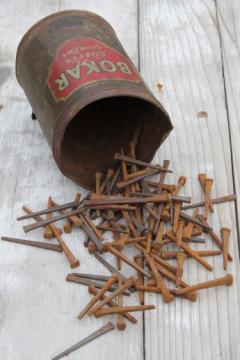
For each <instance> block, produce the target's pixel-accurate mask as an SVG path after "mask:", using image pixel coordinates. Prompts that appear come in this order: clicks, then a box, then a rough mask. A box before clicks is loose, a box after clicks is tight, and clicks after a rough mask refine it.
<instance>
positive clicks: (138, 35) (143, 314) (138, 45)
mask: <svg viewBox="0 0 240 360" xmlns="http://www.w3.org/2000/svg"><path fill="white" fill-rule="evenodd" d="M137 57H138V63H137V69H138V71H139V73H141V53H140V0H137ZM142 338H143V344H142V346H143V360H146V344H145V341H146V337H145V312H144V311H143V312H142Z"/></svg>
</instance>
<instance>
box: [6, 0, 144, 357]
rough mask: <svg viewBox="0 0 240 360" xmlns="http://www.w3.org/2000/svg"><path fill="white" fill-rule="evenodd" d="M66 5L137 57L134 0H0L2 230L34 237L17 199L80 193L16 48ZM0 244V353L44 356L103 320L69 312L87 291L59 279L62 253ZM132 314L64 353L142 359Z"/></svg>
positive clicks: (36, 201) (76, 237) (78, 248)
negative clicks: (123, 324)
mask: <svg viewBox="0 0 240 360" xmlns="http://www.w3.org/2000/svg"><path fill="white" fill-rule="evenodd" d="M66 8H78V9H87V10H91V11H96V12H97V13H99V14H100V15H102V16H104V17H105V18H106V19H107V20H109V21H110V22H111V24H112V25H113V27H114V28H115V29H116V31H117V33H118V34H119V37H120V39H121V41H122V42H123V44H124V45H125V46H126V49H127V51H128V52H129V54H130V55H131V57H132V59H133V60H134V61H137V2H136V1H131V2H129V1H127V0H124V1H122V0H121V1H118V0H117V1H114V4H112V3H110V2H109V1H101V2H99V1H97V0H89V1H87V2H86V1H83V0H82V1H55V0H49V1H46V0H44V1H29V0H26V1H17V2H12V1H5V0H4V1H0V10H1V11H0V39H1V41H0V104H1V105H2V106H3V108H2V109H1V110H0V124H1V127H0V164H1V168H0V173H1V186H0V199H1V201H0V207H1V216H0V233H1V235H8V236H17V237H25V238H29V239H31V238H33V239H36V240H39V239H41V238H42V233H41V231H36V232H34V233H30V234H29V235H26V234H24V233H23V230H22V224H20V223H17V222H16V217H17V215H19V214H21V212H22V211H21V207H22V205H23V204H25V205H29V206H32V207H33V208H34V209H37V208H43V207H45V206H46V203H44V201H45V202H46V201H47V198H48V196H49V195H50V194H51V195H52V196H53V198H55V199H56V201H58V202H60V203H61V202H65V201H69V200H72V199H73V198H74V196H75V194H76V192H77V191H81V192H82V193H83V194H84V193H85V191H84V190H82V189H80V188H79V187H77V186H76V185H75V184H74V183H72V182H71V181H70V180H68V179H66V178H65V177H63V175H62V174H61V173H60V172H59V170H58V169H57V167H56V165H55V163H54V161H53V158H52V155H51V152H50V149H49V148H48V146H47V143H46V140H45V139H44V137H43V135H42V132H41V131H40V128H39V126H38V123H37V122H36V121H32V120H31V109H30V106H29V105H28V102H27V100H26V97H25V95H24V93H23V91H22V90H21V88H20V86H19V85H18V83H17V80H16V79H15V54H16V48H17V45H18V43H19V41H20V39H21V37H22V36H23V34H24V33H25V32H26V30H28V28H30V26H32V25H33V24H34V23H35V22H36V21H38V20H39V19H41V18H42V17H44V16H46V15H48V14H50V13H53V12H56V11H58V10H63V9H66ZM123 14H124V16H123ZM128 24H130V25H131V26H128ZM33 81H34V79H33ZM64 239H65V240H66V242H67V244H68V245H69V247H70V248H71V249H72V251H73V252H74V254H75V255H76V256H77V257H78V258H79V259H80V262H81V265H82V267H80V270H81V271H82V272H92V273H96V272H99V273H102V274H108V273H107V271H106V270H105V269H104V268H103V267H102V266H100V265H99V264H97V263H96V260H95V259H93V258H91V257H90V256H89V254H88V252H87V251H86V249H85V248H84V247H83V244H82V243H83V240H84V235H83V233H82V232H80V231H79V230H75V231H74V232H73V234H71V235H68V236H64ZM0 249H1V250H0V254H1V255H0V333H1V334H0V353H1V356H0V357H1V358H2V359H9V360H10V359H11V360H30V359H31V360H32V359H36V360H46V359H51V358H52V357H53V356H54V355H55V354H57V353H58V352H60V351H62V350H64V349H65V348H66V347H68V346H70V345H72V344H73V343H75V342H77V341H78V340H80V339H81V338H83V337H85V336H86V335H88V334H89V333H91V332H92V331H94V330H96V329H97V328H99V327H100V326H101V325H102V324H103V323H105V322H106V321H107V319H104V320H102V319H98V320H97V319H96V320H94V319H92V318H91V319H90V318H88V317H86V318H85V319H83V320H82V321H79V320H77V319H76V316H77V314H78V313H79V311H80V309H81V308H83V306H84V305H85V304H86V303H87V302H88V301H89V299H90V296H89V295H88V293H87V289H86V288H84V287H82V286H80V285H79V286H78V285H76V284H70V283H66V282H65V276H66V274H67V273H68V272H70V271H71V269H70V267H69V265H68V263H67V261H66V260H65V258H64V256H63V255H62V254H58V253H56V254H55V253H48V252H46V251H44V250H40V249H34V248H30V247H23V246H20V245H19V246H18V245H14V244H10V243H4V242H0ZM136 316H137V318H138V319H139V322H138V324H137V325H135V326H132V325H130V326H128V327H127V331H126V332H124V333H120V332H118V331H114V332H112V333H109V334H108V335H106V336H104V337H103V338H100V339H98V340H97V341H95V342H94V343H92V344H91V345H90V346H86V347H85V348H83V349H81V351H77V352H75V353H73V354H71V359H79V358H80V357H81V358H82V359H88V360H91V359H92V360H93V359H96V358H98V359H102V360H105V359H113V358H114V359H116V360H117V359H118V360H120V359H132V360H139V359H140V360H141V359H142V358H143V349H142V344H143V339H142V334H143V331H142V315H141V314H139V315H136ZM112 319H113V317H109V320H112ZM123 345H124V346H123Z"/></svg>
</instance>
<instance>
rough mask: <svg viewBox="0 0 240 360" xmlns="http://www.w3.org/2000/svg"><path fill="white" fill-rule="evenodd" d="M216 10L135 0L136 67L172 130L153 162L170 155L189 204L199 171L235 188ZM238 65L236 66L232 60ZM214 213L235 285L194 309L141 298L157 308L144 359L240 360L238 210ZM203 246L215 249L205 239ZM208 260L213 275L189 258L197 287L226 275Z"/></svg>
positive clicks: (150, 318) (207, 5) (220, 186)
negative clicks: (226, 230) (225, 232)
mask: <svg viewBox="0 0 240 360" xmlns="http://www.w3.org/2000/svg"><path fill="white" fill-rule="evenodd" d="M223 3H224V6H225V7H227V6H228V5H227V4H226V3H229V2H228V1H226V2H225V1H224V0H223V1H222V4H223ZM235 4H237V1H236V2H235ZM235 6H237V5H235ZM216 13H217V9H216V5H215V2H214V1H198V0H194V1H190V0H189V1H167V0H140V41H139V44H140V70H141V73H142V75H143V77H144V78H145V79H146V81H147V83H148V85H149V86H150V88H151V89H152V90H153V92H154V93H155V95H156V96H157V97H158V99H159V100H160V101H161V102H162V103H163V105H164V106H165V107H166V108H167V109H168V111H169V112H170V115H171V117H172V121H173V124H174V126H175V130H174V131H173V132H172V134H171V135H170V136H169V138H168V139H167V140H166V142H165V143H164V145H163V146H162V147H161V149H160V150H159V151H158V153H157V155H156V158H155V161H156V162H159V163H160V164H161V163H162V161H163V159H168V158H170V160H171V164H172V166H171V168H172V169H173V170H174V172H175V178H174V180H175V181H177V179H178V177H179V176H180V175H186V176H187V178H188V180H187V183H186V186H185V190H184V195H189V196H191V195H193V201H195V200H199V199H201V196H202V195H201V189H200V187H199V185H198V180H197V175H198V173H200V172H202V173H207V175H208V176H209V177H213V178H214V179H215V185H214V188H213V196H215V195H223V194H227V193H231V192H232V191H233V177H232V163H231V148H230V141H229V129H228V117H227V108H226V98H225V91H224V81H223V74H222V67H223V65H224V64H223V63H222V56H221V43H220V35H219V29H218V22H217V16H216ZM227 51H230V52H231V49H229V48H228V49H226V52H227ZM235 64H236V66H237V64H238V62H237V60H236V59H235ZM157 81H159V82H161V83H163V84H164V85H165V91H163V92H159V91H158V90H157V88H156V86H155V84H156V82H157ZM236 86H239V85H237V84H236ZM237 94H238V93H237ZM229 96H231V95H229ZM235 96H237V95H236V94H235ZM199 111H205V112H207V113H208V117H207V118H204V117H201V118H200V117H198V116H197V113H198V112H199ZM238 126H239V124H238ZM237 138H238V139H239V132H238V133H237V134H236V139H237ZM236 146H237V142H236ZM172 179H173V175H169V174H168V175H167V180H168V181H170V182H171V181H172ZM193 190H194V192H193ZM215 208H216V210H215V212H214V214H211V215H210V223H211V224H213V225H214V228H215V229H216V232H217V233H218V234H219V231H220V227H221V226H224V225H226V226H229V227H230V228H231V229H232V236H231V241H230V242H231V245H230V249H231V252H232V253H233V254H234V261H233V262H232V263H231V264H230V272H232V274H233V275H234V279H235V281H234V285H233V286H232V287H230V288H221V289H220V288H218V289H210V290H208V291H202V292H201V293H200V300H199V301H198V302H196V303H191V304H189V303H188V302H186V300H181V299H177V300H176V301H174V302H172V303H170V304H168V305H166V304H163V302H162V300H161V299H159V298H158V297H157V296H155V295H146V302H147V303H149V302H150V303H151V304H156V310H154V311H153V312H150V313H148V314H145V352H146V359H148V360H150V359H151V360H157V359H164V360H168V359H171V360H173V359H178V360H183V359H184V360H188V359H189V360H192V359H194V360H210V359H211V360H212V359H214V360H216V359H219V360H220V359H221V360H230V359H231V360H233V359H238V358H239V357H240V342H239V339H240V326H239V324H240V315H239V304H240V291H239V253H238V239H237V231H236V213H235V207H234V204H227V205H217V207H216V206H215ZM190 213H191V212H190ZM204 248H212V249H215V247H214V246H213V245H212V243H211V241H210V240H209V239H208V240H207V243H206V245H204V246H202V249H204ZM210 261H211V263H212V264H213V265H214V266H215V270H214V272H213V273H212V274H210V273H207V272H206V271H205V270H204V269H201V267H200V266H198V265H197V264H195V263H194V261H192V260H190V261H188V260H187V261H186V262H187V266H186V271H185V274H186V275H185V274H184V278H185V279H186V281H187V282H189V283H190V284H195V283H197V282H200V281H205V280H210V279H212V278H215V277H219V276H223V275H224V272H223V270H222V259H220V258H218V259H217V258H214V259H212V260H210Z"/></svg>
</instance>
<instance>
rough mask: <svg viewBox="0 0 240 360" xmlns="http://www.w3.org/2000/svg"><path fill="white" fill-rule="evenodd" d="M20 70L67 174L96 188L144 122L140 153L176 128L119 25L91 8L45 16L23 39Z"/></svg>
mask: <svg viewBox="0 0 240 360" xmlns="http://www.w3.org/2000/svg"><path fill="white" fill-rule="evenodd" d="M16 76H17V79H18V81H19V83H20V85H21V86H22V88H23V90H24V91H25V94H26V96H27V98H28V100H29V102H30V104H31V106H32V109H33V111H34V113H35V114H36V117H37V120H38V121H39V124H40V126H41V128H42V131H43V133H44V135H45V136H46V138H47V141H48V143H49V145H50V146H51V148H52V151H53V156H54V159H55V161H56V163H57V165H58V167H59V168H60V170H61V171H62V173H63V174H64V175H66V176H67V177H68V178H70V179H72V180H73V181H75V182H76V183H78V184H80V185H82V186H84V187H86V188H89V189H91V188H93V187H94V181H95V172H96V171H102V172H103V173H104V172H106V171H107V169H108V168H111V167H113V166H114V154H115V153H116V152H117V151H119V150H120V149H121V148H124V149H125V150H126V151H127V150H128V145H129V142H130V140H131V138H132V136H133V134H134V132H135V131H136V129H137V128H139V127H140V128H141V131H140V135H139V141H138V144H137V148H136V154H137V157H138V158H139V159H142V160H144V161H150V160H151V159H152V158H153V156H154V154H155V151H156V150H157V148H158V147H159V146H160V144H161V143H162V142H163V140H164V139H165V138H166V137H167V135H168V134H169V132H170V131H171V130H172V124H171V121H170V119H169V116H168V114H167V112H166V111H165V110H164V108H163V107H162V105H161V104H160V103H159V102H158V101H157V99H156V98H155V97H154V96H153V95H152V94H151V92H150V91H149V89H148V87H147V86H146V84H145V83H144V81H143V79H142V78H141V76H140V74H139V73H138V71H137V69H136V67H135V66H134V64H133V62H132V61H131V60H130V59H129V57H128V56H127V54H126V52H125V50H124V49H123V47H122V45H121V43H120V42H119V40H118V38H117V36H116V34H115V32H114V30H113V28H112V27H111V26H110V25H109V24H108V22H106V21H105V20H104V19H103V18H101V17H100V16H98V15H96V14H94V13H91V12H88V11H78V10H69V11H62V12H58V13H55V14H52V15H50V16H47V17H46V18H44V19H42V20H40V21H39V22H38V23H36V24H35V25H34V26H33V27H32V28H31V29H30V30H29V31H28V32H27V33H26V34H25V36H24V37H23V39H22V40H21V42H20V44H19V46H18V51H17V56H16Z"/></svg>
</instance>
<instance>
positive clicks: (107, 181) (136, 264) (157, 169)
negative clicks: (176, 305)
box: [2, 141, 236, 330]
mask: <svg viewBox="0 0 240 360" xmlns="http://www.w3.org/2000/svg"><path fill="white" fill-rule="evenodd" d="M135 147H136V146H135V144H134V141H132V142H131V143H130V144H129V155H128V156H127V155H125V154H124V151H123V149H122V150H121V152H120V153H117V154H116V155H115V160H116V168H115V170H113V169H110V170H108V172H107V174H106V177H105V178H103V175H102V173H100V172H98V173H96V189H95V192H90V193H89V194H88V195H87V196H86V197H85V198H84V199H82V200H81V196H80V194H77V196H76V198H75V200H74V201H73V202H70V203H66V204H63V205H58V204H57V203H56V202H55V201H53V199H52V198H51V197H49V199H48V207H47V209H44V210H41V211H36V212H34V211H32V210H31V209H29V208H27V207H25V206H24V207H23V210H24V211H25V212H26V215H24V216H21V217H19V218H18V219H17V220H19V221H20V220H26V219H30V218H33V219H35V220H36V222H35V223H33V224H30V225H26V226H24V227H23V229H24V231H25V232H29V231H31V230H34V229H37V228H40V227H44V238H45V239H52V238H54V237H55V238H56V239H57V241H58V243H59V244H56V245H55V244H50V243H43V242H36V241H29V240H21V239H15V238H8V237H2V240H7V241H12V242H17V243H22V244H25V245H32V246H36V247H41V248H44V249H48V250H53V251H58V252H62V251H63V252H64V254H65V256H66V258H67V260H68V261H69V263H70V266H71V267H72V268H75V267H78V266H79V265H80V263H79V260H78V259H76V257H75V256H74V255H73V253H72V252H71V250H70V249H69V247H68V246H67V244H66V243H65V242H64V240H63V239H62V230H61V229H60V228H58V227H56V226H55V225H54V223H55V222H57V221H59V220H63V219H64V220H65V223H64V227H63V229H64V232H66V233H69V232H71V229H72V226H73V225H75V226H77V227H79V228H81V229H82V230H83V231H84V232H85V233H86V236H87V239H86V241H85V242H84V245H85V246H86V247H87V248H88V251H89V253H90V254H92V255H93V256H95V258H96V259H97V260H98V261H99V262H101V263H102V264H103V265H104V266H105V267H106V268H107V269H108V270H109V271H110V272H111V274H112V276H102V275H91V274H80V273H71V274H68V275H67V278H66V280H67V281H70V282H75V283H79V284H82V285H85V286H88V290H89V293H90V294H92V295H93V298H92V300H91V301H90V302H89V303H88V304H87V305H86V306H85V307H84V309H82V311H81V312H80V313H79V315H78V319H82V318H83V316H85V315H86V314H87V315H94V316H95V317H101V316H104V315H110V314H116V315H117V324H116V326H117V329H118V330H124V329H125V328H126V320H128V321H129V322H131V323H133V324H134V323H136V322H137V320H136V318H135V317H134V316H132V315H131V314H130V312H135V311H145V310H151V309H154V308H155V306H153V305H148V304H145V303H144V293H145V292H150V293H156V294H161V295H162V298H163V301H164V302H165V303H168V302H170V301H172V300H173V298H174V297H181V298H185V299H188V300H190V301H196V300H197V291H198V290H201V289H206V288H210V287H215V286H220V285H231V284H232V282H233V277H232V275H231V274H227V275H226V276H225V277H222V278H218V279H214V280H211V281H207V282H202V283H199V284H196V285H189V284H187V283H186V282H185V281H184V280H183V278H182V277H183V273H184V270H185V269H186V267H185V266H184V265H185V264H186V262H187V261H188V259H193V260H194V261H196V262H197V263H198V264H199V265H200V266H202V267H204V268H205V269H206V270H207V271H212V270H213V266H212V265H211V264H210V263H209V262H208V261H207V260H206V259H205V257H210V256H216V255H221V256H222V258H223V268H224V270H226V269H227V266H228V261H232V256H231V255H230V254H229V251H228V247H229V238H230V229H229V228H226V227H222V228H221V230H220V234H221V236H220V237H219V236H218V235H217V234H216V232H214V230H213V228H212V227H211V226H210V225H209V223H208V217H209V212H213V211H214V205H215V204H220V203H224V202H228V201H234V200H235V199H236V196H235V195H234V194H232V195H227V196H223V197H219V198H215V199H213V198H211V190H212V187H213V179H210V178H208V177H207V175H206V174H199V175H198V179H199V183H200V186H201V188H202V193H203V196H204V200H203V201H200V202H198V203H193V204H191V198H190V197H188V196H180V195H179V192H180V191H181V190H182V188H183V187H184V184H185V183H186V177H185V176H180V177H179V179H178V182H177V184H176V185H174V184H167V183H166V182H165V179H166V175H167V174H168V173H170V172H172V171H171V170H170V169H169V165H170V161H169V160H164V162H163V165H162V166H160V165H152V164H150V163H146V162H144V161H141V160H137V159H136V156H135ZM156 175H159V178H158V180H155V181H153V180H152V179H151V180H149V177H153V176H156ZM201 208H203V211H202V214H201V213H200V209H201ZM69 209H70V210H69ZM189 209H193V213H192V214H189V213H186V210H189ZM56 212H58V213H60V215H59V216H54V217H53V216H52V214H53V213H56ZM45 214H46V216H47V218H46V219H43V218H42V215H45ZM96 220H97V221H98V225H96ZM122 220H123V221H122ZM99 221H100V222H99ZM106 232H107V234H109V232H110V233H112V236H111V240H109V238H108V239H106V236H105V233H106ZM203 233H204V234H206V235H207V236H208V238H209V239H211V240H212V242H213V243H214V244H215V245H216V250H212V249H211V250H195V249H193V248H192V247H191V243H192V244H193V243H195V244H197V243H199V244H201V243H204V242H205V239H204V238H199V236H201V235H202V234H203ZM168 244H174V246H175V249H174V250H171V251H169V250H168V247H167V245H168ZM129 246H132V247H134V248H135V249H136V250H137V252H138V254H137V255H136V256H134V258H130V257H128V256H126V255H125V254H124V250H125V249H126V248H127V247H129ZM105 252H108V253H111V254H112V255H113V256H114V257H115V259H116V265H115V266H112V265H111V264H110V263H109V262H107V261H106V260H105V259H104V256H103V255H104V253H105ZM172 260H175V262H176V263H175V264H174V263H173V262H172ZM122 263H126V264H128V265H129V266H130V267H131V268H133V269H134V270H135V271H136V273H135V276H131V277H129V278H126V277H125V276H124V275H123V274H122V273H121V268H122ZM166 279H168V281H170V282H173V283H174V284H175V288H169V287H168V286H167V284H168V282H167V283H166ZM133 291H138V294H139V302H140V305H136V306H124V296H125V295H130V294H131V292H133ZM107 292H109V293H110V295H106V293H107ZM116 298H117V302H116V300H115V299H116ZM114 300H115V301H114Z"/></svg>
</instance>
